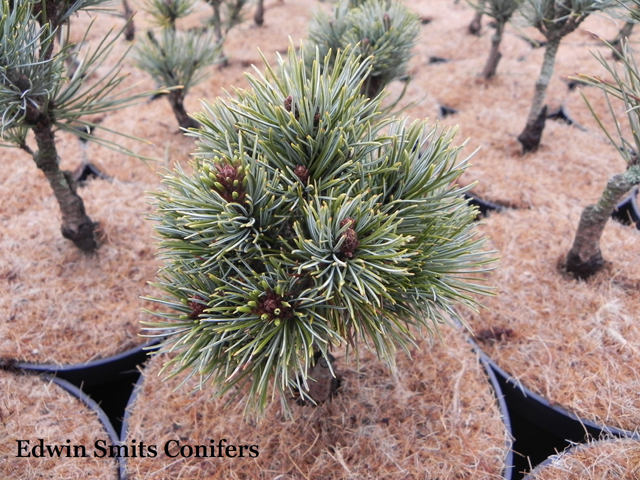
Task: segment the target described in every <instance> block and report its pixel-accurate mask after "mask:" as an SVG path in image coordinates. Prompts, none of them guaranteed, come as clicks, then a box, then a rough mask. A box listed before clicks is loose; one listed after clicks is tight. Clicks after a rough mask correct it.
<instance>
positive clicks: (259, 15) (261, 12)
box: [253, 0, 264, 25]
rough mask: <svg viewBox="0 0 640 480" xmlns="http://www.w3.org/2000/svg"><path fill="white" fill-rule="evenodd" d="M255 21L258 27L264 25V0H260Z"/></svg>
mask: <svg viewBox="0 0 640 480" xmlns="http://www.w3.org/2000/svg"><path fill="white" fill-rule="evenodd" d="M253 21H254V22H256V25H262V24H263V23H264V0H258V5H257V6H256V13H255V15H254V16H253Z"/></svg>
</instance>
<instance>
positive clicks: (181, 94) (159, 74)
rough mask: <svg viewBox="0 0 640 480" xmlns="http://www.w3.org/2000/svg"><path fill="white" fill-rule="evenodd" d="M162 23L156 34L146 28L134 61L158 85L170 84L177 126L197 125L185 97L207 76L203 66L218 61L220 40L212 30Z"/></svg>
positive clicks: (171, 100)
mask: <svg viewBox="0 0 640 480" xmlns="http://www.w3.org/2000/svg"><path fill="white" fill-rule="evenodd" d="M160 3H162V2H160ZM164 23H165V24H167V25H169V26H168V27H167V28H162V30H161V31H160V34H159V36H158V37H156V35H155V34H154V33H153V31H152V30H149V31H148V32H147V35H146V38H142V39H140V41H139V43H138V44H137V45H136V48H135V50H134V52H133V58H134V63H135V65H136V67H138V68H139V69H141V70H144V71H145V72H147V73H148V74H149V75H151V76H152V77H153V79H154V80H155V82H156V83H157V84H158V85H162V86H164V87H172V88H171V90H170V91H169V93H168V98H169V103H170V104H171V109H172V110H173V114H174V115H175V117H176V120H178V124H179V125H180V127H182V128H197V127H198V126H199V124H198V122H196V121H195V120H193V119H192V118H191V117H189V115H188V114H187V111H186V110H185V107H184V99H185V97H186V96H187V93H188V92H189V90H190V89H191V87H193V86H194V85H197V84H198V83H200V82H201V81H203V80H204V79H205V78H206V73H207V72H206V69H207V68H208V67H210V66H211V65H213V64H215V63H216V62H218V61H220V59H221V52H222V43H220V42H218V41H216V39H215V37H214V33H213V32H211V31H207V30H203V31H199V30H189V31H180V30H177V29H176V28H175V23H171V22H168V21H167V22H164Z"/></svg>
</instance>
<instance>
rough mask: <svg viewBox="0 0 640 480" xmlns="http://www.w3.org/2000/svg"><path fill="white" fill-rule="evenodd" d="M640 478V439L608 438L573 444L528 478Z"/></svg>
mask: <svg viewBox="0 0 640 480" xmlns="http://www.w3.org/2000/svg"><path fill="white" fill-rule="evenodd" d="M636 478H640V442H639V441H638V440H630V439H624V440H609V441H599V442H593V443H591V444H588V445H580V446H578V447H574V448H571V449H569V450H567V451H565V452H563V453H561V454H559V455H557V456H554V457H552V459H551V462H550V464H548V465H544V466H540V467H539V468H536V469H535V470H534V471H533V472H531V473H530V474H529V476H527V480H614V479H615V480H618V479H624V480H634V479H636Z"/></svg>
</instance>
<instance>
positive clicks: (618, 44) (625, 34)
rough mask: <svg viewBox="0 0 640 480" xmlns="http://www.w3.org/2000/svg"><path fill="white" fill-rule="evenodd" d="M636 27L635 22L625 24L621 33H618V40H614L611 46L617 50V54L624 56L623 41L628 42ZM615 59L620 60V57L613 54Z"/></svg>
mask: <svg viewBox="0 0 640 480" xmlns="http://www.w3.org/2000/svg"><path fill="white" fill-rule="evenodd" d="M634 25H635V22H627V23H625V24H624V26H623V27H622V28H621V29H620V31H619V32H618V35H617V36H616V38H614V39H613V40H612V41H611V46H612V47H613V48H615V50H616V52H618V53H620V54H622V45H623V40H624V42H626V41H627V39H628V38H629V35H631V32H632V31H633V26H634ZM613 59H614V60H619V59H620V57H619V56H618V55H616V53H615V52H614V53H613Z"/></svg>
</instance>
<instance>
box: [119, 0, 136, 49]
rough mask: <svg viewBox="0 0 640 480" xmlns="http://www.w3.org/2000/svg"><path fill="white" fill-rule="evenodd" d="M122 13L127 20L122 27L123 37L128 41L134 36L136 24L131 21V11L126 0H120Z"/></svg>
mask: <svg viewBox="0 0 640 480" xmlns="http://www.w3.org/2000/svg"><path fill="white" fill-rule="evenodd" d="M122 15H123V16H124V19H125V20H126V21H127V25H126V26H125V29H124V38H125V40H127V41H128V42H132V41H133V39H134V38H135V36H136V26H135V25H134V23H133V11H132V10H131V7H130V6H129V2H127V0H122Z"/></svg>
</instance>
